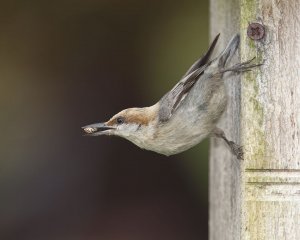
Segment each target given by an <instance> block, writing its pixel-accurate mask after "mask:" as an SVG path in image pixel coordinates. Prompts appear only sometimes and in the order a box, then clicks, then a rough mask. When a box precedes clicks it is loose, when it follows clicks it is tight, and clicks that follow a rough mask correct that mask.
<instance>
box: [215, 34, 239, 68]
mask: <svg viewBox="0 0 300 240" xmlns="http://www.w3.org/2000/svg"><path fill="white" fill-rule="evenodd" d="M239 44H240V36H239V34H236V35H235V36H233V38H231V40H230V42H229V43H228V45H227V46H226V48H225V50H224V51H223V52H222V53H221V54H220V56H219V57H218V60H219V61H218V62H219V63H218V64H219V68H221V69H222V68H224V67H225V65H226V63H228V62H229V61H230V59H231V58H232V56H233V55H234V54H235V52H236V50H237V49H238V47H239Z"/></svg>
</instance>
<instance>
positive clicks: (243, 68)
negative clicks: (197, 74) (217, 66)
mask: <svg viewBox="0 0 300 240" xmlns="http://www.w3.org/2000/svg"><path fill="white" fill-rule="evenodd" d="M254 59H255V57H254V58H252V59H250V60H248V61H246V62H242V63H237V64H235V65H233V66H231V67H228V68H225V69H222V70H221V71H220V72H221V73H225V72H236V73H241V72H248V71H251V69H252V68H254V67H259V66H261V65H263V64H262V63H260V64H251V63H252V61H253V60H254Z"/></svg>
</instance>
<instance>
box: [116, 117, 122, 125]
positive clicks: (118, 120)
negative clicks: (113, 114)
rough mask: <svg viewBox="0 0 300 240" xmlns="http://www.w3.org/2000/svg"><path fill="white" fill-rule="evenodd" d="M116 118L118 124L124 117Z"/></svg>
mask: <svg viewBox="0 0 300 240" xmlns="http://www.w3.org/2000/svg"><path fill="white" fill-rule="evenodd" d="M116 120H117V123H118V124H122V123H124V118H123V117H118V118H117V119H116Z"/></svg>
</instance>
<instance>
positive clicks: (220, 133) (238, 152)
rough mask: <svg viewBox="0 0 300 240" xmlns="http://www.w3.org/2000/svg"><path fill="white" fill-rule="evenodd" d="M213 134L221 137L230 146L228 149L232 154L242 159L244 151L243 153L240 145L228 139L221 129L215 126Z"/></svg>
mask: <svg viewBox="0 0 300 240" xmlns="http://www.w3.org/2000/svg"><path fill="white" fill-rule="evenodd" d="M213 134H214V136H215V137H218V138H222V139H223V140H224V141H225V142H226V143H227V145H228V146H229V148H230V151H231V152H232V154H233V155H235V156H236V157H237V159H240V160H243V159H244V153H243V148H242V146H240V145H238V144H236V143H235V142H233V141H230V140H228V139H227V138H226V136H225V133H224V131H223V130H222V129H220V128H215V129H214V132H213Z"/></svg>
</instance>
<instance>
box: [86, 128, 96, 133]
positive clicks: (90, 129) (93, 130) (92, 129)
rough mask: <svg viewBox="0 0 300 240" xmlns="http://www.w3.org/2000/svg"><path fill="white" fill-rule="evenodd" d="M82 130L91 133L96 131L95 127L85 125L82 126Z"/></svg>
mask: <svg viewBox="0 0 300 240" xmlns="http://www.w3.org/2000/svg"><path fill="white" fill-rule="evenodd" d="M83 131H85V132H86V133H93V132H96V131H97V128H92V127H87V128H84V129H83Z"/></svg>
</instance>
